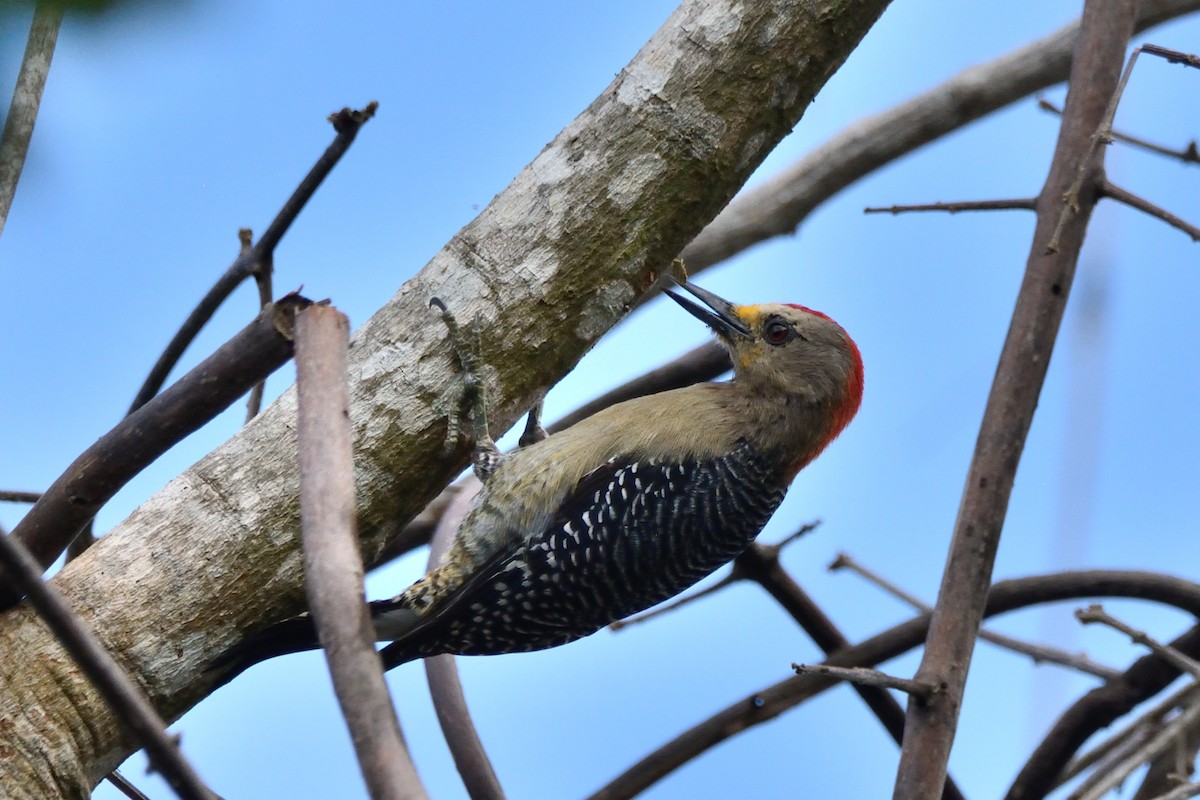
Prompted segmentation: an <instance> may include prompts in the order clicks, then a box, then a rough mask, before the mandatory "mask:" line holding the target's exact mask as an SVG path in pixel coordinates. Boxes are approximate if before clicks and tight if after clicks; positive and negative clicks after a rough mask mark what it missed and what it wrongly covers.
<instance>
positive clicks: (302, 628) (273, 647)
mask: <svg viewBox="0 0 1200 800" xmlns="http://www.w3.org/2000/svg"><path fill="white" fill-rule="evenodd" d="M320 646H321V644H320V642H319V640H318V639H317V627H316V625H315V624H314V623H313V618H312V617H311V616H310V615H308V614H301V615H299V616H296V617H292V618H290V619H285V620H283V621H282V622H277V623H275V624H274V625H271V626H270V627H267V628H264V629H262V630H261V631H259V632H258V633H256V634H254V635H252V636H250V637H248V638H247V639H245V640H244V641H241V642H239V643H237V644H235V645H234V646H233V647H231V648H229V649H228V650H226V651H225V652H224V653H222V654H221V655H219V656H217V657H216V658H215V659H213V661H212V663H211V664H209V665H208V668H207V670H206V671H207V672H208V673H210V674H211V675H214V676H216V680H217V685H218V686H221V685H224V684H226V683H229V681H231V680H233V679H234V678H236V677H237V676H238V675H241V674H242V673H243V672H245V671H246V670H248V669H250V667H253V666H254V665H255V664H258V663H260V662H262V661H266V660H268V659H271V658H275V656H282V655H287V654H288V653H301V652H304V651H305V650H316V649H317V648H318V647H320Z"/></svg>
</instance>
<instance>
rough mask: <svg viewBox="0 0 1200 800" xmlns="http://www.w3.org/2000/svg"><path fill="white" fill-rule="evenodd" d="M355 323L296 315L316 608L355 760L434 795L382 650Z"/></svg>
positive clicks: (336, 316)
mask: <svg viewBox="0 0 1200 800" xmlns="http://www.w3.org/2000/svg"><path fill="white" fill-rule="evenodd" d="M349 336H350V322H349V320H347V319H346V316H345V315H344V314H342V313H341V312H340V311H338V310H337V309H336V308H333V307H331V306H329V305H325V304H318V305H314V306H310V307H309V308H307V309H305V310H304V311H302V312H300V314H298V315H297V317H296V386H297V393H298V402H299V408H298V412H297V420H296V430H297V439H298V441H299V455H300V521H301V533H302V537H303V541H304V577H305V588H306V590H307V594H308V604H309V608H310V609H311V610H312V614H313V619H314V621H315V622H316V625H317V632H318V634H319V635H320V638H321V644H322V646H323V647H324V649H325V658H326V660H327V661H328V662H329V674H330V677H331V678H332V679H333V688H334V692H335V694H336V695H337V699H338V703H339V704H340V705H341V708H342V716H343V717H344V718H345V720H346V726H347V727H348V728H349V729H350V739H351V740H352V741H353V742H354V749H355V752H356V753H357V755H358V764H359V767H360V768H361V769H362V774H363V778H364V779H365V781H366V784H367V788H368V790H369V792H370V795H371V797H372V798H374V800H385V799H386V800H396V799H398V798H412V799H413V800H423V799H424V798H426V797H427V795H426V793H425V789H424V787H423V786H422V785H421V781H420V778H418V776H417V772H416V768H415V767H414V766H413V763H412V759H411V758H410V757H409V754H408V749H407V748H406V747H405V746H404V738H403V736H402V735H401V733H400V722H399V720H398V719H397V717H396V711H395V709H394V708H393V706H392V699H391V695H389V694H388V689H387V684H386V683H384V680H383V671H382V670H381V669H380V665H379V657H378V656H377V655H376V653H375V647H374V641H375V636H374V631H373V629H372V626H371V617H370V614H369V612H368V610H367V605H366V602H365V600H364V597H363V569H362V556H361V555H360V554H359V549H358V537H357V532H356V530H355V522H354V454H353V453H352V451H351V434H350V393H349V390H348V388H347V386H346V351H347V349H348V348H349Z"/></svg>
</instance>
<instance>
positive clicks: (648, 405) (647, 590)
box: [217, 282, 863, 680]
mask: <svg viewBox="0 0 1200 800" xmlns="http://www.w3.org/2000/svg"><path fill="white" fill-rule="evenodd" d="M676 287H677V288H680V289H683V290H685V291H686V292H688V293H689V294H691V295H692V296H693V297H695V298H696V299H698V300H700V301H701V302H702V303H703V305H700V304H698V303H695V302H693V301H692V300H690V299H688V298H687V297H685V296H683V295H681V294H679V293H677V292H676V291H672V290H671V289H667V290H666V294H668V295H669V296H670V297H671V298H672V299H673V300H674V301H675V302H676V303H678V304H679V305H681V306H682V307H683V308H684V309H686V310H687V311H688V312H690V313H691V314H692V315H693V316H695V317H697V318H699V319H700V320H701V321H703V322H705V323H706V324H707V325H708V326H709V327H711V328H712V330H713V331H714V332H715V333H716V335H717V337H718V338H719V339H720V341H721V342H722V344H724V346H725V347H726V348H728V350H729V354H730V356H731V360H732V362H733V371H734V372H733V378H732V379H731V380H729V381H726V382H720V383H703V384H697V385H694V386H689V387H686V388H683V389H676V390H673V391H666V392H662V393H660V394H656V395H651V396H648V397H643V398H639V399H635V400H630V401H627V402H624V403H620V404H618V405H614V406H611V407H610V408H608V409H605V410H603V411H600V412H598V413H596V414H595V415H593V416H591V417H589V418H587V419H585V420H583V421H581V422H579V423H577V424H575V425H573V426H572V427H570V428H568V429H566V430H564V431H561V432H559V433H556V434H554V435H553V436H550V437H548V438H543V439H542V440H541V441H536V442H534V443H532V444H528V445H527V446H525V447H522V448H521V449H519V450H517V451H515V452H513V453H511V454H508V455H500V453H499V452H498V451H497V450H496V447H495V444H494V443H493V442H492V440H491V438H490V436H488V434H487V426H486V417H485V413H484V412H485V408H484V405H485V403H486V400H485V399H483V397H482V395H478V396H477V397H476V398H475V408H474V410H473V416H474V420H473V421H474V423H475V436H476V449H475V455H474V464H475V467H476V474H478V475H479V476H480V478H481V480H482V481H483V488H482V490H481V492H480V494H479V496H478V497H477V500H476V505H475V506H474V508H473V509H472V510H471V511H470V512H469V513H468V514H467V516H466V517H465V518H464V520H463V522H462V525H461V526H460V528H459V530H458V532H457V534H456V536H455V539H454V541H453V543H452V544H451V546H450V549H449V550H448V552H447V554H446V557H445V558H444V559H443V560H442V563H441V565H440V566H438V567H437V568H435V569H433V570H432V571H431V572H429V573H428V574H427V575H426V576H425V577H423V578H421V579H420V580H418V581H417V582H416V583H414V584H413V585H411V586H410V587H409V588H407V589H406V590H404V591H403V592H401V593H400V594H399V595H397V596H396V597H394V598H392V599H390V600H383V601H376V602H373V603H371V614H372V619H373V621H374V626H375V632H376V636H377V639H378V641H381V642H390V644H388V645H387V646H386V647H384V648H383V650H382V651H381V656H382V659H383V662H384V666H385V668H388V669H390V668H391V667H394V666H396V665H399V664H402V663H405V662H407V661H411V660H414V659H418V658H424V657H426V656H432V655H439V654H444V653H451V654H456V655H498V654H503V653H516V652H526V651H531V650H541V649H544V648H548V647H554V646H557V645H561V644H565V643H567V642H571V641H574V640H575V639H579V638H582V637H584V636H587V635H589V634H591V633H594V632H595V631H597V630H599V629H600V628H602V627H604V626H606V625H608V624H610V623H612V622H614V621H616V620H618V619H621V618H623V617H626V616H629V615H630V614H634V613H637V612H639V611H642V610H644V609H646V608H649V607H650V606H653V605H656V604H657V603H660V602H662V601H664V600H666V599H668V598H670V597H672V596H673V595H675V594H678V593H679V592H681V591H683V590H684V589H686V588H687V587H689V586H691V585H692V584H694V583H695V582H697V581H699V580H700V579H701V578H703V577H705V576H706V575H708V574H710V573H712V572H713V571H714V570H716V569H717V568H718V567H720V566H722V565H724V564H726V563H728V562H729V561H730V560H732V559H733V558H734V557H735V556H737V555H738V554H739V553H741V552H742V551H743V550H745V549H746V548H747V547H748V546H749V545H750V543H751V542H752V541H753V540H754V538H755V537H756V536H757V535H758V533H759V531H761V530H762V528H763V526H764V525H766V523H767V520H768V519H770V517H771V515H772V514H773V513H774V511H775V509H776V508H777V507H778V506H779V503H780V502H781V501H782V500H783V497H784V493H785V492H786V491H787V489H788V486H789V485H790V484H791V482H792V479H793V478H795V477H796V474H797V473H798V472H799V471H800V470H801V469H803V468H804V466H805V465H806V464H808V463H809V462H811V461H812V460H813V459H814V458H816V457H817V455H818V454H820V453H821V451H822V450H824V449H825V447H826V446H827V445H828V444H829V443H830V442H831V441H833V439H835V438H836V437H837V436H838V434H840V433H841V432H842V430H843V429H844V428H845V427H846V425H847V424H849V422H850V420H851V419H852V418H853V417H854V415H855V413H856V412H857V411H858V407H859V403H860V401H861V399H862V390H863V363H862V357H861V355H860V354H859V350H858V347H857V346H856V345H855V343H854V341H853V340H852V339H851V338H850V336H849V335H847V333H846V332H845V331H844V330H843V329H842V328H841V326H839V325H838V324H837V323H836V322H834V321H833V320H832V319H830V318H829V317H828V316H826V315H825V314H822V313H821V312H819V311H813V310H812V309H809V308H806V307H804V306H799V305H784V304H778V303H766V304H763V305H734V304H732V303H729V302H727V301H726V300H723V299H721V298H720V297H718V296H716V295H715V294H713V293H711V292H708V291H706V290H704V289H701V288H700V287H698V286H696V285H694V284H691V283H688V282H684V283H676ZM434 304H436V305H438V306H439V307H440V308H441V309H442V311H443V316H444V318H445V319H446V321H447V324H448V325H449V326H450V333H451V334H452V336H451V338H452V339H453V340H454V342H455V345H456V347H458V348H459V355H460V360H461V361H462V363H463V366H464V370H465V371H466V372H467V373H468V375H467V380H466V382H467V385H468V386H469V387H474V388H475V390H476V391H478V390H479V388H478V387H481V386H482V384H481V383H479V381H478V379H477V376H472V375H471V374H470V373H471V372H472V371H473V369H475V368H477V367H478V358H477V355H478V354H477V353H474V352H464V345H463V344H462V337H461V336H460V334H459V332H458V327H457V324H456V323H455V322H454V320H453V317H452V316H450V315H449V313H448V312H446V310H445V306H444V305H441V304H440V301H434ZM467 349H468V350H469V348H467ZM530 422H531V429H536V428H535V422H534V418H533V415H532V413H531V419H530ZM452 430H454V431H455V432H457V428H456V427H452ZM455 435H457V434H455ZM317 646H318V644H317V638H316V633H315V630H314V626H313V624H312V620H311V619H310V618H309V617H307V615H301V616H299V617H294V618H292V619H290V620H284V621H283V622H281V623H278V624H276V625H274V626H272V627H269V628H267V629H266V630H264V631H262V632H261V633H259V634H257V635H256V636H253V637H251V638H250V639H248V640H247V641H246V642H244V643H243V644H242V645H239V646H237V647H235V648H234V649H233V650H231V651H230V652H228V653H227V654H226V655H225V656H223V657H222V658H221V659H219V660H218V662H217V664H218V665H219V667H220V668H221V671H222V672H223V673H224V679H225V680H228V679H230V678H232V677H233V675H236V674H237V673H239V672H241V671H242V670H243V669H245V668H246V667H249V666H250V665H252V664H255V663H257V662H259V661H262V660H265V659H266V658H270V657H273V656H275V655H281V654H283V653H287V652H296V651H299V650H307V649H312V648H315V647H317Z"/></svg>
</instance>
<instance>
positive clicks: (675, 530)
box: [372, 442, 786, 667]
mask: <svg viewBox="0 0 1200 800" xmlns="http://www.w3.org/2000/svg"><path fill="white" fill-rule="evenodd" d="M772 474H773V471H772V470H771V469H770V468H769V466H768V465H767V463H766V462H765V460H764V459H763V458H761V457H760V456H759V455H758V454H757V453H756V452H755V451H754V449H753V447H752V446H751V445H750V444H748V443H746V442H741V443H740V444H739V445H738V447H737V448H736V449H735V450H733V452H731V453H728V454H726V455H722V456H718V457H716V458H713V459H708V460H699V459H697V460H689V461H684V462H681V463H670V462H664V461H661V460H659V459H655V458H650V459H645V460H642V461H634V460H631V459H629V458H622V457H616V458H613V459H611V460H609V461H608V463H606V464H604V465H603V466H602V467H600V468H598V469H596V470H594V471H592V472H591V473H590V474H588V475H587V476H585V477H584V479H583V480H582V481H580V483H579V485H578V486H577V487H576V488H575V490H574V491H573V492H571V493H570V495H569V496H568V497H567V499H566V500H565V501H564V503H563V504H562V506H561V508H560V510H559V513H558V514H557V515H556V516H555V517H554V518H553V520H552V522H551V523H550V524H549V525H548V526H547V527H546V528H545V529H544V530H541V531H538V532H536V533H535V534H533V535H531V536H528V538H526V539H525V541H524V542H523V543H522V544H521V545H520V546H519V547H516V548H514V549H513V550H512V551H511V552H509V553H507V554H505V555H504V556H503V557H502V558H499V559H497V560H496V561H495V562H494V564H493V566H492V567H491V568H490V569H488V570H486V571H481V573H480V574H479V575H477V576H476V577H475V578H474V579H472V580H471V581H469V582H468V583H467V584H466V585H464V586H463V587H462V589H461V591H460V592H458V593H457V594H456V595H455V596H454V597H451V598H448V599H446V600H445V601H444V607H442V608H430V609H428V611H427V612H424V613H427V614H428V622H427V623H424V624H420V625H418V626H416V627H415V628H414V629H413V630H412V632H411V633H410V634H409V635H407V636H404V637H401V638H400V639H398V640H397V641H396V642H394V643H393V644H391V645H388V646H387V647H386V648H385V649H384V651H383V652H384V662H385V665H386V666H388V667H391V666H395V665H396V664H401V663H404V662H405V661H409V660H412V659H414V658H422V657H425V656H429V655H436V654H440V653H454V654H458V655H494V654H499V653H512V652H526V651H531V650H540V649H543V648H547V647H554V646H556V645H560V644H565V643H567V642H570V641H574V640H575V639H579V638H582V637H584V636H587V635H589V634H591V633H594V632H595V631H597V630H599V629H600V628H602V627H604V626H605V625H608V624H610V623H612V622H614V621H616V620H618V619H621V618H623V617H626V616H629V615H630V614H634V613H637V612H638V611H641V610H643V609H646V608H649V607H650V606H653V605H656V604H657V603H660V602H662V601H664V600H666V599H668V598H670V597H672V596H674V595H676V594H678V593H679V592H681V591H683V590H684V589H686V588H687V587H689V586H691V585H692V584H694V583H696V582H697V581H698V580H700V579H701V578H703V577H705V576H706V575H709V574H710V573H712V572H713V571H714V570H716V569H717V568H719V567H720V566H722V565H723V564H726V563H728V562H729V561H730V560H731V559H733V558H734V557H735V556H736V555H737V554H738V553H740V552H742V551H743V550H745V549H746V547H748V546H749V544H750V542H752V541H753V540H754V537H755V536H757V535H758V533H759V531H761V530H762V528H763V526H764V525H765V524H766V523H767V520H768V519H770V517H771V514H772V513H774V511H775V508H776V507H777V506H778V505H779V503H780V502H781V501H782V500H783V496H784V493H785V491H786V487H785V486H782V485H780V484H779V482H778V481H777V480H774V479H773V478H772ZM404 597H405V596H404V595H401V596H400V597H398V598H396V599H395V600H390V601H383V602H379V603H374V604H372V606H373V612H374V613H377V614H382V615H386V614H388V613H390V612H392V611H394V610H396V609H397V608H398V606H400V605H403V603H404Z"/></svg>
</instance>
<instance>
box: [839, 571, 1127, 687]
mask: <svg viewBox="0 0 1200 800" xmlns="http://www.w3.org/2000/svg"><path fill="white" fill-rule="evenodd" d="M829 569H830V570H838V569H848V570H850V571H852V572H854V573H856V574H858V575H860V576H861V577H863V578H864V579H865V580H867V581H868V582H870V583H873V584H875V585H876V586H878V587H879V588H880V589H883V590H884V591H885V592H887V593H888V594H890V595H892V596H893V597H896V598H898V599H900V600H903V601H904V602H905V603H908V604H909V605H910V606H912V607H913V608H915V609H916V610H917V611H924V612H929V611H932V610H933V606H931V605H929V604H928V603H926V602H924V601H923V600H921V598H919V597H917V596H916V595H913V594H911V593H909V592H907V591H905V590H904V589H902V588H900V587H899V586H897V585H896V584H894V583H892V582H891V581H889V580H888V579H887V578H884V577H883V576H882V575H880V574H879V573H877V572H875V571H873V570H870V569H868V568H867V567H865V566H863V565H862V564H860V563H859V562H858V561H857V560H855V559H854V558H852V557H851V556H849V555H848V554H846V553H839V554H838V557H837V558H836V559H834V561H833V563H832V564H830V565H829ZM979 638H980V639H983V640H984V641H986V642H991V643H992V644H994V645H997V646H998V647H1003V648H1005V649H1007V650H1012V651H1013V652H1015V653H1021V654H1022V655H1027V656H1029V657H1030V658H1032V659H1033V662H1034V663H1035V664H1042V663H1045V664H1058V665H1059V666H1063V667H1067V668H1068V669H1074V670H1078V671H1080V672H1086V673H1088V674H1089V675H1095V676H1096V677H1097V678H1103V679H1104V680H1109V679H1110V678H1115V677H1117V676H1118V675H1120V674H1121V672H1120V670H1116V669H1113V668H1112V667H1108V666H1105V665H1104V664H1097V663H1096V662H1095V661H1092V660H1091V659H1090V658H1088V657H1087V655H1085V654H1083V653H1068V652H1067V651H1065V650H1061V649H1059V648H1057V647H1050V646H1049V645H1044V644H1037V643H1035V642H1025V641H1022V640H1020V639H1014V638H1013V637H1011V636H1005V635H1004V634H1002V633H996V632H994V631H990V630H987V629H981V630H980V631H979Z"/></svg>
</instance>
